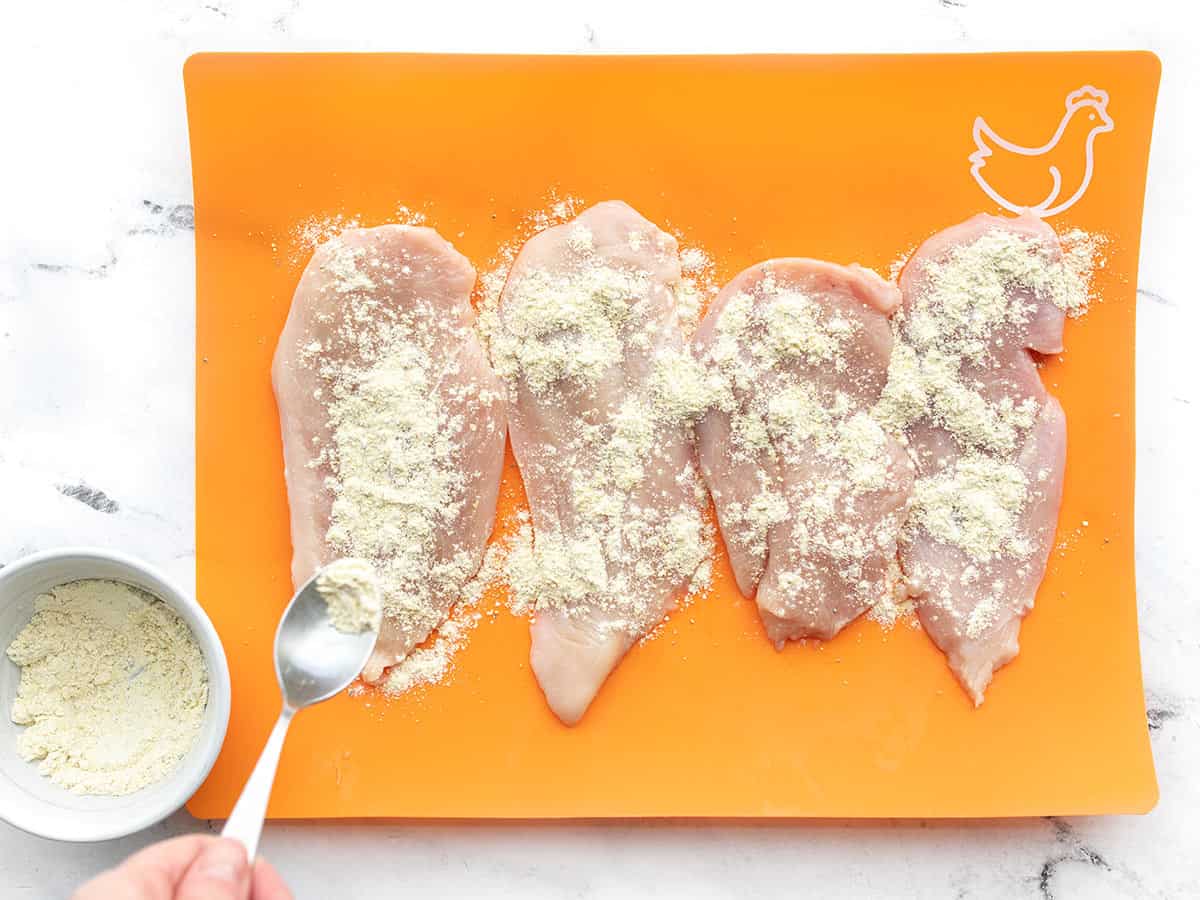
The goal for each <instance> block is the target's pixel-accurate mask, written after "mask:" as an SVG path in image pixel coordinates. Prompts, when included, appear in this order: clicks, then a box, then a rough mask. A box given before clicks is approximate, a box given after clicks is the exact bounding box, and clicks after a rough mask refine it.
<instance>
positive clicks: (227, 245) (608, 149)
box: [184, 53, 1159, 817]
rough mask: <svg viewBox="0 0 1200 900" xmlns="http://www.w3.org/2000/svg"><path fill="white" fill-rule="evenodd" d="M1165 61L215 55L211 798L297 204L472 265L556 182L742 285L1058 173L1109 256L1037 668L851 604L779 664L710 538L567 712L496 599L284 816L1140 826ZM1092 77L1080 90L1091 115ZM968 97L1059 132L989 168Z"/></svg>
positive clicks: (1015, 131)
mask: <svg viewBox="0 0 1200 900" xmlns="http://www.w3.org/2000/svg"><path fill="white" fill-rule="evenodd" d="M1158 78H1159V64H1158V60H1157V59H1156V58H1155V57H1154V56H1152V55H1149V54H1143V53H1074V54H999V55H961V56H824V57H816V56H723V57H722V56H710V57H696V56H692V57H636V56H622V57H554V56H443V55H336V54H335V55H236V54H229V55H226V54H204V55H200V56H196V57H193V58H191V59H190V60H189V61H188V63H187V65H186V67H185V71H184V80H185V84H186V89H187V101H188V117H189V127H190V132H191V144H192V164H193V172H194V178H195V203H196V220H195V221H196V292H197V295H196V517H197V519H196V541H197V563H198V572H197V584H198V593H199V597H200V600H201V602H202V603H203V604H204V606H205V608H206V609H207V610H208V612H209V614H210V615H211V616H212V619H213V621H214V622H215V624H216V626H217V629H218V630H219V632H220V634H221V637H222V639H223V641H224V644H225V648H226V651H227V653H228V656H229V664H230V669H231V672H232V677H233V713H232V718H231V721H230V727H229V734H228V737H227V739H226V742H225V746H224V750H223V752H222V754H221V757H220V759H219V760H218V761H217V764H216V766H215V768H214V769H213V771H212V774H211V775H210V776H209V778H208V781H207V783H206V784H205V785H204V786H203V787H202V788H201V790H200V791H199V793H197V794H196V796H195V797H194V798H193V799H192V801H191V803H190V809H191V811H192V812H193V813H194V814H196V815H198V816H202V817H220V816H224V815H225V814H227V813H228V812H229V810H230V808H231V807H232V804H233V801H234V799H235V797H236V795H237V792H238V790H239V789H240V787H241V784H242V782H243V780H244V779H245V777H246V776H247V774H248V773H249V771H250V769H251V767H252V765H253V762H254V760H255V758H256V756H257V754H258V751H259V749H260V748H261V746H262V744H263V741H264V740H265V738H266V736H267V733H268V731H269V730H270V727H271V724H272V722H273V721H274V719H275V716H276V714H277V712H278V704H279V699H278V692H277V688H276V685H275V678H274V673H273V669H272V661H271V643H272V636H273V632H274V628H275V624H276V621H277V619H278V616H279V614H280V612H281V610H282V609H283V607H284V605H285V604H286V602H287V600H288V598H289V596H290V595H291V590H292V589H291V584H290V581H289V576H288V560H289V555H290V545H289V536H288V524H287V515H286V511H287V498H286V494H285V490H284V481H283V464H282V451H281V447H280V438H279V429H278V419H277V416H276V410H275V403H274V398H273V396H272V393H271V386H270V381H269V366H270V360H271V355H272V353H273V351H274V346H275V342H276V339H277V337H278V335H279V331H280V329H281V327H282V324H283V321H284V318H285V316H286V314H287V310H288V305H289V303H290V301H291V296H292V291H293V289H294V287H295V285H296V282H297V280H298V278H299V274H300V271H301V269H302V268H303V266H304V263H305V262H306V257H305V254H303V253H296V252H295V248H296V242H295V235H296V233H297V229H298V228H300V227H302V225H303V223H305V222H307V221H310V220H313V219H314V218H315V219H318V220H320V219H328V218H330V217H334V216H337V215H344V216H347V217H356V218H358V219H360V220H361V221H362V222H363V223H364V224H368V225H370V224H378V223H383V222H387V221H390V220H394V219H395V216H396V209H397V205H398V204H404V205H407V206H410V207H413V208H419V209H422V210H424V211H425V213H426V214H427V217H428V223H429V224H430V225H432V226H434V227H435V228H437V229H438V230H439V231H440V232H441V233H442V234H443V235H445V236H446V237H447V238H448V239H450V240H451V241H452V242H453V243H454V244H455V245H456V246H457V247H458V249H459V250H461V251H462V252H463V253H465V254H466V255H467V256H468V257H469V258H471V259H472V260H473V261H474V262H475V264H476V267H477V268H479V269H481V270H482V269H483V268H484V266H485V264H486V262H487V260H488V259H489V258H491V257H492V256H493V255H494V254H495V253H496V251H497V248H499V247H500V246H502V245H504V244H505V243H506V242H509V241H511V240H512V239H513V237H514V235H515V233H516V230H517V227H518V224H519V222H520V221H521V219H522V218H523V217H524V216H526V215H527V214H528V213H529V212H530V211H532V210H537V209H541V208H544V207H545V206H546V203H547V197H548V196H549V195H550V193H551V192H557V193H558V195H560V196H571V197H577V198H580V199H581V200H583V201H584V202H585V203H588V204H590V203H592V202H596V201H599V200H603V199H613V198H615V199H622V200H626V201H628V202H629V203H631V204H632V205H633V206H634V207H635V208H636V209H638V210H639V211H640V212H641V213H642V214H644V215H645V216H647V217H648V218H649V219H651V220H653V221H655V222H657V223H660V224H662V225H664V226H665V227H668V228H671V229H675V230H678V231H679V232H680V233H681V234H682V235H683V237H684V239H685V241H686V242H688V243H689V244H694V245H699V246H702V247H704V248H706V249H707V250H708V251H709V252H710V253H711V254H712V255H713V257H714V259H715V261H716V268H717V274H718V277H719V279H721V280H724V279H728V278H729V277H731V276H732V275H734V274H735V273H737V272H738V271H740V270H741V269H742V268H744V267H745V266H747V265H750V264H752V263H754V262H757V261H759V260H762V259H765V258H768V257H772V256H795V255H804V256H813V257H819V258H823V259H829V260H833V261H837V262H851V261H857V262H861V263H863V264H865V265H869V266H873V267H875V268H876V269H878V270H880V271H883V272H887V271H888V269H889V266H890V265H891V264H892V263H893V262H894V261H895V260H897V259H898V258H901V257H902V256H903V255H904V254H905V253H907V252H909V251H911V249H912V248H913V247H915V245H916V244H918V243H919V242H920V241H921V240H923V239H924V238H926V237H927V236H929V235H930V234H932V233H933V232H935V231H937V230H939V229H941V228H944V227H946V226H949V225H952V224H954V223H956V222H959V221H961V220H962V219H964V218H966V217H968V216H970V215H972V214H974V213H976V212H980V211H988V212H999V211H1001V210H1000V207H1001V206H1003V205H1004V204H1003V203H1001V202H1000V201H1005V202H1007V201H1008V200H1009V199H1010V198H1011V199H1012V200H1013V202H1015V203H1017V204H1025V205H1029V204H1032V203H1033V202H1036V200H1034V199H1023V198H1037V199H1040V198H1041V197H1043V196H1045V195H1046V192H1047V191H1048V190H1050V189H1051V187H1052V184H1051V176H1050V174H1049V168H1048V167H1049V165H1050V164H1053V165H1054V166H1055V167H1056V170H1057V171H1058V173H1059V177H1060V191H1059V193H1058V194H1057V195H1056V196H1058V197H1059V198H1060V199H1062V198H1066V199H1070V198H1072V197H1073V196H1074V195H1075V193H1076V188H1077V187H1078V186H1080V185H1083V186H1084V187H1085V190H1084V191H1083V192H1082V193H1080V194H1079V196H1078V198H1077V202H1074V203H1073V205H1071V206H1070V208H1068V209H1065V210H1064V211H1061V212H1059V213H1058V214H1056V215H1054V216H1053V218H1051V219H1050V221H1051V223H1052V224H1053V225H1054V227H1055V228H1057V229H1059V230H1060V231H1061V230H1065V229H1067V228H1071V227H1080V228H1083V229H1086V230H1088V231H1091V232H1099V233H1102V234H1103V235H1105V236H1106V237H1107V238H1108V245H1107V247H1106V249H1105V256H1106V260H1107V262H1106V265H1105V267H1104V268H1103V269H1101V270H1100V271H1099V272H1098V274H1097V279H1096V287H1097V289H1098V291H1099V293H1100V294H1101V296H1102V301H1101V302H1097V303H1094V304H1093V305H1092V308H1091V310H1090V311H1089V312H1088V314H1087V316H1086V317H1085V318H1083V319H1081V320H1078V321H1071V322H1069V323H1068V325H1067V334H1066V348H1067V349H1066V352H1065V353H1064V354H1062V355H1061V357H1057V358H1055V359H1052V360H1050V361H1049V362H1048V364H1047V365H1046V367H1045V369H1044V371H1043V377H1044V378H1045V380H1046V383H1047V384H1048V386H1049V387H1050V389H1051V391H1052V392H1053V393H1054V394H1055V395H1057V396H1058V397H1059V398H1060V399H1061V400H1062V402H1063V405H1064V406H1065V408H1066V411H1067V416H1068V428H1069V436H1070V439H1069V445H1070V447H1069V458H1068V463H1067V474H1066V488H1065V496H1064V500H1063V506H1062V512H1061V517H1060V524H1059V533H1058V539H1059V540H1060V541H1061V542H1062V543H1063V545H1064V548H1063V549H1062V550H1061V551H1056V552H1055V553H1054V554H1053V556H1052V558H1051V564H1050V570H1049V573H1048V575H1047V578H1046V581H1045V583H1044V584H1043V586H1042V590H1041V592H1040V594H1039V596H1038V601H1037V607H1036V609H1034V611H1033V612H1032V614H1031V615H1030V616H1029V617H1028V618H1027V619H1026V620H1025V624H1024V627H1023V629H1022V632H1021V654H1020V656H1019V657H1018V658H1017V660H1016V661H1015V662H1013V663H1012V664H1011V665H1009V666H1007V667H1006V668H1004V669H1003V670H1002V671H1001V672H1000V673H999V674H998V675H997V677H996V680H995V682H994V683H993V685H992V687H991V689H990V690H989V691H988V695H987V701H986V703H985V704H984V705H983V707H982V708H980V709H973V708H972V706H971V704H970V702H969V701H968V700H967V698H966V697H965V696H964V695H963V693H962V692H961V691H960V690H959V688H958V686H957V685H956V684H955V682H954V681H953V679H952V678H951V675H950V672H949V670H948V669H947V667H946V664H945V661H944V659H943V658H942V655H941V654H940V653H939V652H938V651H937V650H936V649H935V648H934V646H933V645H932V644H931V643H930V641H929V640H928V639H927V638H926V637H925V635H924V634H923V633H922V632H921V631H920V630H917V629H914V628H910V627H908V626H906V625H903V624H901V625H899V626H897V627H896V628H894V629H893V630H891V631H890V632H886V631H884V630H883V629H881V627H880V626H879V625H877V624H875V623H874V622H871V621H866V620H860V621H858V622H857V623H855V624H854V625H852V626H851V627H849V628H847V629H846V630H845V631H844V632H843V633H842V634H841V635H839V636H838V637H837V638H836V639H835V640H833V641H830V642H829V643H827V644H808V645H793V646H789V647H788V648H787V649H786V650H785V651H784V652H782V653H777V652H776V651H775V650H774V649H772V648H771V646H770V645H769V644H768V643H767V641H766V639H765V638H764V636H763V633H762V629H761V626H760V625H759V622H758V619H757V616H756V613H755V608H754V604H753V603H752V602H750V601H748V600H746V599H744V598H742V597H741V596H740V595H739V594H738V592H737V589H736V588H735V586H734V584H733V581H732V577H731V575H730V571H729V567H728V563H727V560H726V558H725V556H724V552H723V550H719V555H718V559H717V564H716V577H715V581H716V583H715V587H714V589H713V591H712V594H711V596H709V597H708V598H707V599H704V600H702V601H699V602H697V603H696V604H695V605H693V606H692V607H691V608H689V609H688V610H687V611H686V612H685V613H683V614H679V615H676V616H674V617H673V618H672V620H671V621H670V622H669V623H668V624H667V626H666V627H665V628H664V630H663V632H662V634H661V635H660V636H659V637H658V638H657V639H656V640H653V641H651V642H648V643H646V644H645V645H642V646H639V647H637V648H635V649H634V650H633V652H632V653H630V655H629V656H628V658H627V659H626V660H625V662H624V663H623V664H622V665H621V666H620V667H619V668H618V669H617V671H616V672H615V674H614V675H613V676H612V677H611V678H610V679H609V681H608V683H607V684H606V685H605V687H604V688H603V690H602V691H601V693H600V696H599V697H598V699H597V700H596V702H595V703H594V705H593V706H592V708H591V710H590V711H589V712H588V714H587V716H586V717H585V719H584V720H583V722H582V723H581V724H580V725H579V726H578V727H576V728H574V729H568V728H565V727H563V726H562V725H561V724H559V723H558V721H557V720H556V719H555V718H554V717H553V716H552V715H551V714H550V712H549V711H548V710H547V708H546V707H545V705H544V703H543V700H542V697H541V694H540V692H539V690H538V688H537V686H536V684H535V683H534V680H533V678H532V676H531V674H530V672H529V667H528V662H527V657H528V651H529V636H528V626H527V624H526V623H525V622H523V621H520V620H517V619H515V618H513V617H512V616H510V615H509V614H508V613H507V612H506V611H501V612H500V613H499V615H497V616H496V617H495V618H494V621H493V620H492V618H491V617H484V620H483V622H482V623H481V624H480V625H479V627H478V628H477V629H476V630H475V631H474V632H473V634H472V636H471V639H470V643H469V645H468V646H467V647H466V648H465V649H464V650H463V651H462V652H461V653H460V654H459V655H458V657H457V658H456V662H455V672H454V675H453V677H452V679H451V680H450V682H449V683H447V684H443V685H438V686H434V687H430V688H428V689H426V690H423V691H419V692H417V693H414V694H411V695H406V696H404V697H402V698H400V699H397V700H392V701H386V700H384V699H382V698H380V697H378V696H375V695H373V694H370V693H368V694H366V695H364V696H359V697H350V696H341V697H338V698H336V699H335V700H333V701H331V702H329V703H326V704H323V705H321V706H319V707H316V708H314V709H311V710H308V711H306V712H304V713H303V714H302V715H300V716H298V717H297V719H296V721H295V724H294V726H293V729H292V733H291V736H290V737H289V740H288V743H287V746H286V748H285V750H284V753H283V759H282V765H281V768H280V772H279V778H278V781H277V782H276V787H275V792H274V796H273V798H272V801H271V807H270V812H271V815H273V816H277V817H325V816H330V817H332V816H354V817H362V816H388V817H394V816H414V817H416V816H420V817H425V816H428V817H565V816H569V817H602V816H922V817H925V816H1013V815H1030V814H1079V813H1117V812H1144V811H1146V810H1148V809H1150V808H1151V806H1152V805H1153V804H1154V802H1155V799H1156V797H1157V787H1156V784H1155V778H1154V771H1153V764H1152V761H1151V757H1150V748H1149V741H1148V735H1147V729H1146V720H1145V712H1144V707H1143V696H1142V686H1141V674H1140V666H1139V660H1138V631H1137V617H1136V613H1137V611H1136V603H1135V598H1134V567H1133V526H1134V519H1133V498H1134V493H1133V487H1134V484H1133V480H1134V408H1133V404H1134V307H1135V286H1136V283H1137V278H1136V275H1137V273H1136V267H1137V259H1138V239H1139V230H1140V225H1141V209H1142V197H1143V190H1144V179H1145V172H1146V161H1147V154H1148V149H1149V142H1150V132H1151V125H1152V121H1153V107H1154V98H1155V92H1156V89H1157V84H1158ZM1085 86H1087V87H1088V88H1089V90H1090V91H1091V93H1086V92H1085V93H1086V97H1090V98H1091V105H1090V106H1089V105H1087V104H1085V106H1084V108H1083V109H1077V108H1074V107H1072V106H1071V104H1072V97H1075V101H1076V107H1078V106H1079V102H1078V101H1079V97H1080V96H1081V95H1077V94H1075V93H1074V92H1076V91H1078V90H1080V89H1081V88H1084V87H1085ZM1102 92H1103V94H1102ZM1101 96H1103V103H1101V102H1100V100H1099V99H1098V98H1100V97H1101ZM1085 99H1086V98H1085ZM1100 113H1103V114H1105V115H1107V116H1108V117H1110V118H1111V121H1112V123H1113V126H1114V127H1113V128H1112V130H1111V131H1105V130H1103V129H1102V128H1100V125H1101V123H1102V121H1103V118H1104V115H1098V114H1100ZM1088 115H1090V116H1092V118H1091V119H1090V120H1087V121H1086V122H1085V120H1084V118H1083V116H1088ZM978 116H982V117H983V118H984V119H986V121H987V124H988V125H989V126H990V127H991V128H992V129H993V130H994V132H995V135H998V136H1000V137H1001V138H1002V139H1003V140H1004V141H1007V142H1011V144H1012V146H1014V147H1017V146H1020V147H1025V148H1036V151H1035V152H1026V153H1021V152H1019V151H1018V150H1016V149H1012V150H1008V151H1005V150H1004V149H1003V148H1001V149H997V150H996V153H995V155H994V156H993V157H992V158H989V160H988V167H987V168H985V169H984V170H983V174H985V175H988V176H990V177H989V180H987V181H977V180H976V178H975V177H973V175H972V172H971V168H972V167H971V164H970V162H969V161H968V157H969V155H970V154H972V153H973V152H974V151H975V150H976V149H977V148H976V143H975V138H974V136H973V126H974V123H975V121H976V117H978ZM1088 122H1090V124H1088ZM1060 123H1063V125H1064V127H1063V128H1059V125H1060ZM1043 157H1044V158H1043ZM1093 163H1094V165H1093ZM1089 182H1090V183H1089ZM1046 208H1047V209H1050V208H1051V207H1050V206H1049V205H1048V206H1046ZM503 496H504V499H503V501H502V505H501V515H500V521H501V523H502V525H501V527H502V528H503V527H510V525H511V515H512V512H513V510H514V509H516V508H518V507H520V506H521V505H522V503H523V496H522V491H521V485H520V479H519V476H518V474H517V471H516V469H515V467H514V466H513V465H512V460H511V457H510V459H509V464H508V468H507V471H506V475H505V486H504V489H503ZM506 522H507V523H510V525H508V526H506V525H504V524H503V523H506ZM502 599H503V598H502V597H499V596H497V595H495V594H493V595H491V596H490V597H489V598H487V604H489V605H490V604H494V603H497V602H498V601H500V600H502Z"/></svg>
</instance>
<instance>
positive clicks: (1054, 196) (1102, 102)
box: [967, 84, 1115, 219]
mask: <svg viewBox="0 0 1200 900" xmlns="http://www.w3.org/2000/svg"><path fill="white" fill-rule="evenodd" d="M1066 106H1067V111H1066V113H1065V114H1064V115H1063V117H1062V120H1061V121H1060V122H1059V123H1058V128H1057V130H1056V131H1055V132H1054V136H1053V137H1052V138H1050V140H1049V141H1047V142H1046V143H1045V144H1043V145H1042V146H1040V147H1023V146H1021V145H1020V144H1014V143H1013V142H1012V141H1007V140H1005V139H1004V138H1002V137H1000V135H998V134H997V133H996V132H995V131H994V130H993V129H992V127H991V126H990V125H988V123H987V122H985V121H984V119H983V116H976V118H975V125H974V127H973V128H972V129H971V135H972V137H973V138H974V139H975V147H976V150H975V152H974V153H972V154H971V155H970V156H969V157H967V159H968V160H969V161H970V163H971V176H972V177H973V178H974V179H975V181H976V182H977V183H978V184H979V186H980V187H981V188H982V189H983V192H984V193H985V194H987V195H988V196H989V197H991V198H992V199H993V200H995V201H996V202H997V203H999V204H1000V205H1001V206H1002V207H1004V208H1005V209H1007V210H1008V211H1009V212H1012V213H1017V214H1018V215H1019V214H1021V213H1026V212H1027V213H1031V214H1033V215H1035V216H1037V217H1038V218H1041V219H1046V218H1049V217H1050V216H1054V215H1058V213H1060V212H1062V211H1063V210H1066V209H1069V208H1070V207H1072V206H1074V205H1075V204H1076V203H1077V202H1078V201H1079V199H1080V198H1081V197H1082V196H1083V195H1084V193H1085V192H1086V191H1087V189H1088V185H1089V184H1091V182H1092V173H1093V171H1094V168H1095V158H1094V150H1093V144H1094V143H1095V141H1096V136H1097V135H1100V134H1103V133H1104V132H1106V131H1112V130H1113V128H1114V127H1115V126H1114V125H1113V120H1112V118H1111V117H1110V116H1109V114H1108V93H1107V92H1106V91H1102V90H1100V89H1099V88H1096V87H1093V86H1092V85H1090V84H1085V85H1084V86H1083V87H1081V88H1079V90H1076V91H1071V93H1069V94H1067V99H1066ZM1085 114H1086V115H1087V116H1088V121H1089V122H1092V123H1094V124H1092V125H1091V127H1090V129H1089V130H1088V132H1087V136H1086V138H1085V139H1084V148H1083V152H1084V154H1085V160H1084V170H1083V177H1082V180H1081V181H1080V183H1079V186H1078V187H1077V188H1076V189H1075V191H1074V193H1072V194H1071V195H1070V196H1069V197H1067V198H1066V199H1060V198H1061V195H1062V189H1063V177H1062V172H1061V171H1060V170H1059V168H1058V166H1057V165H1053V164H1049V165H1048V166H1047V171H1048V172H1049V173H1050V179H1051V182H1052V186H1051V188H1050V192H1049V193H1048V194H1046V196H1045V197H1044V198H1043V199H1042V200H1041V202H1039V203H1036V204H1032V205H1026V204H1021V203H1014V202H1013V201H1011V200H1009V199H1008V198H1006V197H1005V196H1004V195H1003V194H1001V193H1000V192H999V191H998V190H996V188H995V187H993V186H992V185H991V184H990V183H989V182H988V180H987V178H986V177H985V176H984V174H983V169H984V167H985V166H986V165H987V162H988V158H989V157H991V156H992V155H993V153H994V152H995V150H994V149H993V148H998V149H1001V150H1005V151H1008V152H1009V153H1014V154H1017V155H1019V156H1028V157H1037V156H1045V155H1047V154H1049V153H1050V152H1051V151H1052V150H1054V149H1055V148H1056V147H1057V146H1058V144H1059V141H1061V140H1062V138H1063V135H1064V134H1065V133H1066V132H1067V129H1068V127H1069V126H1071V125H1072V122H1073V120H1074V119H1075V117H1076V116H1082V115H1085ZM1081 124H1082V123H1081Z"/></svg>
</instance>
